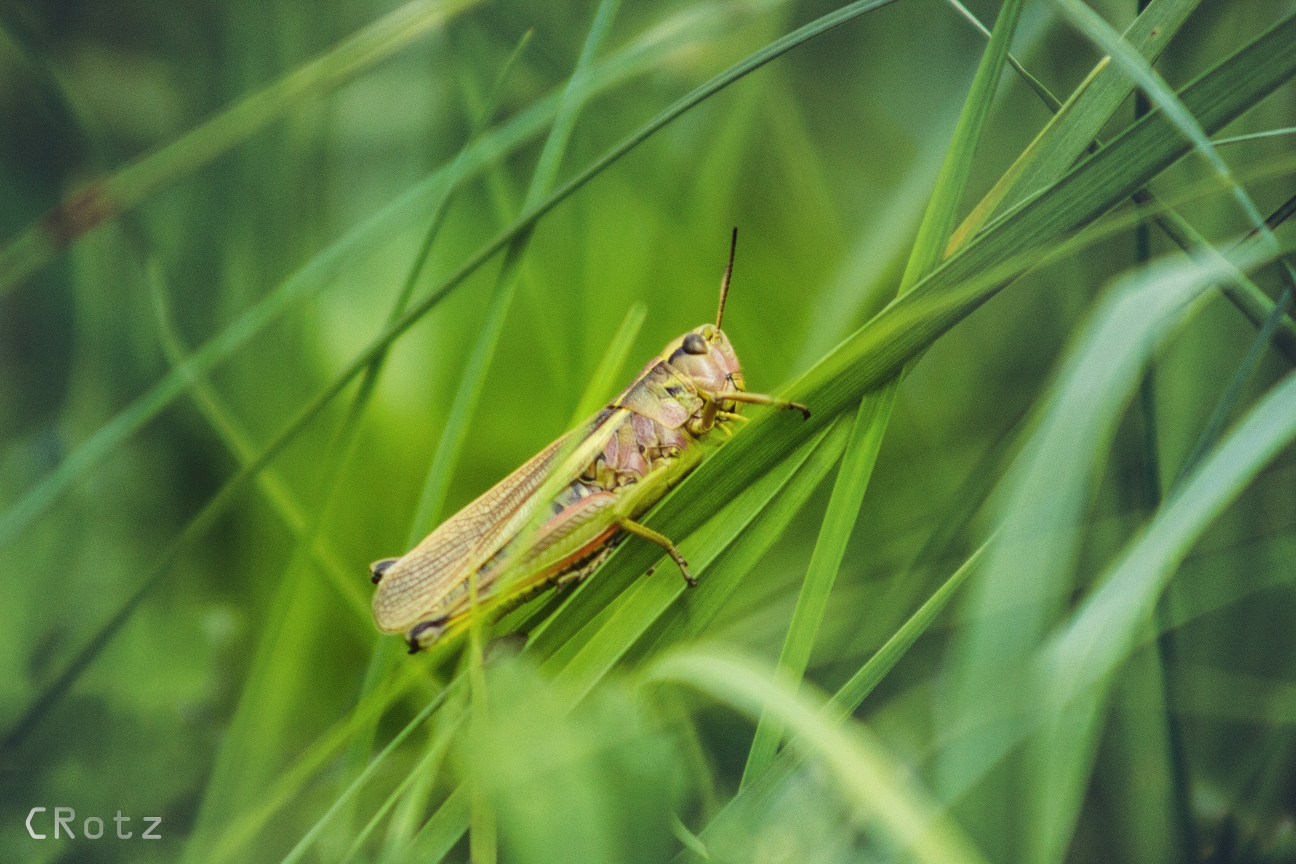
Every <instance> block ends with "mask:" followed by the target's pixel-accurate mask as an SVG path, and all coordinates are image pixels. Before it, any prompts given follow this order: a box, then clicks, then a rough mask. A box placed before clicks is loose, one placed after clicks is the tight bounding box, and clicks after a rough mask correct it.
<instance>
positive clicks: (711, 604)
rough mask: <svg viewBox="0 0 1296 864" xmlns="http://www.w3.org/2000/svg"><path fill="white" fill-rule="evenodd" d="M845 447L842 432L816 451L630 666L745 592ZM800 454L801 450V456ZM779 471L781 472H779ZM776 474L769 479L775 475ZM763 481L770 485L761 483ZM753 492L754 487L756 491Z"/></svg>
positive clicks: (632, 656)
mask: <svg viewBox="0 0 1296 864" xmlns="http://www.w3.org/2000/svg"><path fill="white" fill-rule="evenodd" d="M845 446H846V435H845V432H844V430H842V429H835V430H834V432H833V434H832V437H831V438H829V439H826V440H824V441H823V442H822V443H821V444H819V445H818V446H817V447H815V448H814V449H813V452H811V453H810V455H809V456H808V457H807V458H806V459H805V461H804V462H802V463H800V464H799V465H797V466H796V472H795V473H794V474H792V476H791V478H790V479H789V480H788V481H787V482H786V484H784V485H783V487H782V488H781V489H780V490H779V492H778V497H777V506H773V507H769V506H767V507H765V508H764V509H762V510H761V512H760V514H759V515H757V517H756V518H755V519H753V520H752V521H751V523H750V524H749V525H748V526H747V527H746V528H744V529H743V533H742V534H741V535H739V536H738V538H737V539H735V540H734V541H733V542H732V543H731V544H729V545H728V546H726V547H725V549H724V551H723V552H721V553H720V554H719V556H717V557H716V559H715V560H714V561H712V562H711V565H710V566H709V567H708V569H707V578H706V580H705V581H704V582H700V583H699V584H698V587H697V588H696V589H695V590H692V591H685V592H684V593H683V596H681V597H680V598H678V599H677V600H676V601H675V602H674V603H673V604H672V605H671V606H670V607H669V608H668V609H667V610H666V611H665V612H664V613H663V614H662V615H661V617H660V618H659V619H658V620H657V622H656V623H655V624H654V625H653V628H652V629H651V630H650V631H649V632H648V633H646V634H645V635H644V637H643V638H642V639H640V640H639V642H638V643H636V644H635V646H634V648H633V649H631V651H630V652H629V654H628V655H627V658H626V662H627V663H629V664H631V665H639V664H641V663H643V662H644V660H645V659H646V658H650V657H652V656H654V655H657V654H660V653H661V652H662V651H664V650H665V649H666V648H669V647H670V646H672V645H675V644H678V643H682V642H688V641H690V640H693V639H696V638H697V637H698V636H700V635H702V633H703V632H704V631H705V630H706V628H707V627H708V626H709V625H710V624H711V623H712V622H713V621H714V620H715V618H716V616H717V615H719V614H720V611H721V609H722V608H723V607H724V605H725V604H726V603H727V602H728V601H729V599H730V598H731V597H733V595H734V593H735V592H736V591H737V590H738V589H739V588H740V587H741V585H742V581H743V579H744V578H745V577H746V576H747V574H748V573H749V572H750V571H751V570H752V568H754V567H755V566H756V565H757V564H758V563H759V562H760V560H761V559H762V558H763V557H764V556H765V553H766V552H768V551H769V550H770V547H772V546H773V545H774V544H775V543H776V542H777V541H778V539H779V537H781V536H782V535H783V532H784V531H785V530H786V529H787V527H788V525H789V524H790V523H791V521H792V519H793V517H795V516H796V515H797V513H799V512H800V511H801V508H802V507H804V506H805V504H806V502H807V501H808V500H809V499H810V496H811V495H812V494H814V492H815V490H816V489H818V488H819V486H820V484H821V483H822V482H823V480H824V478H825V477H827V476H828V473H829V472H830V471H831V470H832V468H833V466H834V465H836V464H837V461H838V459H839V458H840V457H841V454H842V451H843V450H844V449H845ZM798 452H800V451H798ZM781 467H782V466H780V470H781ZM776 474H777V471H772V472H770V474H769V475H766V476H767V477H774V476H776ZM759 482H761V483H764V482H766V478H762V479H761V480H760V481H759ZM753 488H754V487H753Z"/></svg>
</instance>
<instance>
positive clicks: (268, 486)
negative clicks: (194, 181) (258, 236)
mask: <svg viewBox="0 0 1296 864" xmlns="http://www.w3.org/2000/svg"><path fill="white" fill-rule="evenodd" d="M145 270H146V274H145V275H146V278H147V280H148V283H149V292H150V295H151V297H152V300H153V311H154V318H155V320H156V322H157V327H158V339H159V341H160V342H161V344H162V354H163V356H165V357H166V360H167V363H169V364H170V365H171V366H172V367H179V366H181V365H182V364H183V363H184V360H185V354H186V351H185V346H184V344H183V343H182V342H181V341H180V335H179V333H177V332H176V329H175V326H174V324H173V323H172V319H171V312H170V304H169V303H168V302H167V291H166V286H165V285H164V284H163V276H162V268H161V264H159V263H158V262H157V260H155V259H150V260H149V261H148V263H147V265H146V267H145ZM191 389H192V394H193V399H194V404H196V405H197V406H198V410H200V411H201V412H202V413H203V416H204V417H205V418H207V422H208V423H209V424H210V425H211V427H212V429H214V430H216V434H217V435H219V436H220V438H221V440H222V441H224V442H225V446H226V447H228V448H229V450H230V452H231V453H233V454H234V457H235V458H236V459H238V461H239V462H240V463H241V464H244V465H246V464H247V463H248V462H250V461H252V459H253V458H255V456H256V445H255V444H253V443H252V436H251V435H249V434H248V432H247V430H246V429H244V428H243V426H242V425H241V424H240V423H239V421H238V418H237V417H235V416H234V412H233V410H232V409H231V408H230V407H229V406H228V405H227V404H225V400H223V399H222V398H221V396H220V394H219V393H217V392H216V388H215V387H213V386H212V384H211V381H209V380H208V379H207V378H206V377H199V378H196V379H195V380H194V381H193V382H192V384H191ZM256 483H257V488H258V489H260V490H261V494H262V495H263V496H264V497H265V499H266V501H267V502H268V503H269V504H270V506H271V507H272V508H274V510H275V512H276V513H278V514H279V518H280V519H282V520H283V523H284V525H285V526H286V527H287V528H288V530H290V531H291V532H292V533H293V534H294V536H296V537H298V538H301V537H302V536H304V534H305V532H306V529H307V524H306V522H307V520H306V511H305V509H304V508H303V507H302V505H301V503H300V502H299V501H298V500H297V498H296V496H295V495H294V494H293V492H292V490H291V489H289V488H288V485H287V484H286V483H284V481H283V478H281V477H280V476H279V474H278V472H276V471H275V470H274V469H273V468H267V469H266V470H264V471H262V472H261V473H260V474H258V475H257V478H256ZM311 555H312V557H313V558H314V559H315V563H316V566H318V567H319V568H320V570H321V571H322V572H323V573H324V575H325V576H326V577H328V580H329V584H330V585H332V586H333V587H334V588H335V589H337V592H338V594H339V595H340V596H341V597H342V599H343V600H344V601H345V602H346V605H347V607H348V608H349V609H351V611H352V612H354V613H355V614H356V617H357V619H358V620H360V621H362V622H363V623H364V627H365V629H366V630H368V629H369V625H370V612H369V603H368V601H367V600H366V599H365V597H364V596H363V595H362V594H361V592H360V587H359V586H358V585H357V584H356V582H355V580H354V579H352V578H350V577H349V575H348V572H347V571H348V568H347V567H346V565H344V564H343V563H342V556H341V555H340V554H339V553H338V552H337V550H335V549H334V548H333V545H332V544H331V543H330V542H329V539H328V538H327V537H319V538H317V539H316V542H315V544H314V546H313V547H312V549H311Z"/></svg>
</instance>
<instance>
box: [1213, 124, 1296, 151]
mask: <svg viewBox="0 0 1296 864" xmlns="http://www.w3.org/2000/svg"><path fill="white" fill-rule="evenodd" d="M1283 135H1296V126H1288V127H1286V128H1285V129H1268V130H1266V131H1264V132H1252V133H1251V134H1249V135H1233V136H1231V137H1229V138H1215V139H1213V140H1212V141H1211V143H1212V144H1214V145H1215V146H1216V147H1224V146H1226V145H1228V144H1240V143H1241V142H1243V141H1259V140H1260V139H1262V138H1278V137H1281V136H1283Z"/></svg>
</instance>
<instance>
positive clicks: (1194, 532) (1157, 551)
mask: <svg viewBox="0 0 1296 864" xmlns="http://www.w3.org/2000/svg"><path fill="white" fill-rule="evenodd" d="M1294 438H1296V374H1293V373H1289V374H1288V375H1287V376H1286V377H1285V378H1284V379H1283V380H1282V381H1280V382H1279V383H1278V384H1276V385H1275V386H1274V387H1273V388H1272V389H1271V390H1270V391H1269V392H1268V393H1267V394H1265V396H1264V398H1262V399H1261V400H1260V401H1259V402H1258V403H1257V404H1256V406H1255V407H1254V408H1252V409H1251V410H1250V411H1249V412H1247V415H1246V416H1245V417H1243V418H1242V420H1240V421H1239V422H1238V423H1237V425H1236V426H1235V427H1234V428H1233V430H1232V431H1231V432H1230V433H1229V434H1228V436H1226V437H1225V439H1224V440H1223V441H1222V442H1221V443H1220V445H1219V446H1218V447H1216V448H1215V450H1213V451H1212V452H1211V454H1210V455H1209V456H1208V457H1207V458H1206V459H1205V460H1204V461H1203V462H1202V463H1201V465H1200V466H1199V467H1198V468H1197V469H1196V470H1195V471H1193V472H1192V473H1191V474H1190V475H1189V476H1188V477H1187V478H1186V479H1185V480H1184V483H1183V487H1182V489H1181V490H1180V491H1179V492H1178V494H1176V495H1175V496H1174V497H1172V498H1170V499H1167V501H1166V503H1165V505H1164V506H1163V507H1162V508H1161V509H1160V510H1159V511H1158V512H1157V515H1156V517H1155V518H1154V519H1153V520H1152V522H1151V524H1149V525H1148V527H1147V530H1146V531H1145V532H1143V533H1142V534H1141V535H1140V536H1139V537H1137V538H1136V539H1135V540H1134V541H1133V542H1132V543H1131V544H1130V545H1129V546H1128V547H1127V548H1126V550H1125V551H1124V552H1123V553H1122V555H1121V556H1120V559H1119V560H1118V561H1117V562H1116V563H1115V564H1113V565H1112V566H1111V567H1110V568H1109V569H1108V572H1107V573H1106V574H1105V575H1104V576H1103V577H1102V578H1101V579H1100V580H1099V583H1098V587H1097V588H1096V589H1095V590H1094V591H1093V593H1092V594H1091V596H1090V597H1088V598H1086V600H1085V602H1084V604H1083V605H1082V606H1081V607H1080V609H1079V610H1078V611H1077V612H1076V614H1075V615H1074V616H1073V618H1072V621H1071V622H1070V623H1069V624H1068V625H1067V626H1066V628H1065V629H1064V630H1063V631H1062V632H1060V633H1059V634H1058V635H1057V637H1056V638H1054V639H1053V640H1051V642H1050V645H1049V647H1048V652H1047V654H1046V655H1045V666H1044V668H1045V670H1047V672H1051V673H1057V674H1059V675H1061V674H1070V675H1072V676H1073V677H1071V678H1067V679H1062V678H1053V679H1051V680H1049V679H1046V680H1045V681H1044V682H1042V683H1044V684H1046V685H1047V688H1046V690H1045V693H1046V695H1047V699H1048V702H1047V705H1048V706H1050V707H1054V706H1058V705H1063V704H1066V702H1068V701H1069V700H1071V699H1073V698H1075V697H1076V696H1078V695H1079V694H1081V693H1082V692H1084V691H1085V690H1086V689H1087V688H1090V687H1094V686H1099V685H1100V684H1101V683H1102V682H1103V681H1104V680H1105V679H1106V678H1107V677H1108V676H1109V675H1110V674H1111V673H1112V672H1113V671H1114V670H1115V669H1116V668H1117V667H1118V665H1119V664H1120V662H1121V660H1122V659H1123V658H1124V657H1126V656H1128V654H1129V651H1130V649H1131V648H1132V647H1133V646H1134V645H1136V644H1138V641H1139V630H1140V627H1141V625H1142V624H1144V623H1146V622H1147V621H1149V620H1150V617H1151V613H1152V610H1153V608H1154V607H1155V605H1156V599H1157V597H1158V596H1160V593H1161V591H1162V589H1163V588H1164V587H1165V585H1166V583H1167V582H1168V581H1169V580H1170V578H1171V577H1172V576H1173V575H1174V573H1175V570H1176V569H1177V567H1178V566H1179V563H1180V562H1181V561H1182V560H1183V558H1184V556H1185V555H1187V554H1188V552H1189V551H1190V550H1191V549H1192V547H1193V545H1194V544H1195V543H1196V542H1197V538H1198V537H1200V536H1201V533H1202V532H1203V531H1204V530H1205V529H1206V528H1207V527H1208V526H1209V525H1210V524H1211V523H1212V522H1213V521H1214V520H1215V519H1216V518H1217V517H1218V516H1219V514H1220V513H1222V512H1223V511H1224V509H1225V508H1226V507H1227V506H1228V505H1229V504H1230V503H1231V502H1232V501H1233V500H1234V499H1236V498H1237V496H1238V495H1239V494H1240V493H1241V492H1242V490H1243V489H1245V488H1246V487H1247V486H1248V485H1249V484H1250V482H1251V480H1252V479H1254V477H1255V476H1256V474H1257V473H1259V471H1260V470H1261V469H1262V468H1263V467H1264V466H1265V465H1266V464H1268V463H1269V462H1270V461H1271V460H1272V459H1273V458H1274V457H1275V456H1276V455H1277V454H1278V453H1279V452H1280V451H1281V450H1282V449H1283V448H1284V447H1286V446H1287V445H1288V444H1290V443H1291V441H1292V440H1293V439H1294Z"/></svg>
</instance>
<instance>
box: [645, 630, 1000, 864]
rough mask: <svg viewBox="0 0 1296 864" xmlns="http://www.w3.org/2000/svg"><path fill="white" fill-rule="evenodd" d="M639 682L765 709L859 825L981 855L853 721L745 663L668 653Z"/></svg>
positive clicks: (756, 711)
mask: <svg viewBox="0 0 1296 864" xmlns="http://www.w3.org/2000/svg"><path fill="white" fill-rule="evenodd" d="M643 680H644V681H645V682H646V683H658V682H675V683H680V684H687V685H689V686H691V687H694V688H696V689H698V690H700V691H702V692H703V693H706V694H707V695H709V696H711V697H712V698H713V699H717V700H719V701H722V702H725V703H728V704H729V705H732V706H733V707H734V708H737V709H738V710H740V711H742V712H743V713H745V714H747V715H748V716H749V717H759V716H761V715H762V714H764V713H769V714H771V715H773V716H775V717H777V718H778V719H779V720H780V721H782V722H783V723H784V724H785V725H786V726H787V727H789V728H790V729H792V730H793V731H795V732H796V735H797V738H796V741H797V745H798V746H799V747H801V748H803V752H807V753H813V754H814V755H815V757H816V759H817V760H818V761H819V762H820V763H821V764H822V765H823V766H824V767H825V768H826V769H828V771H829V772H831V773H832V775H833V776H834V778H835V779H836V781H837V782H838V784H839V785H840V786H841V788H842V792H843V793H844V794H845V796H846V797H847V798H848V799H849V800H850V801H851V803H852V804H853V805H854V806H855V808H856V809H857V811H858V812H859V816H860V818H861V819H863V820H864V821H865V822H866V823H871V824H873V825H874V826H875V827H877V828H878V829H880V830H881V831H883V832H884V833H886V834H887V835H889V837H890V839H891V840H892V841H893V842H894V843H895V844H896V846H897V847H899V848H900V849H902V850H904V851H906V852H908V853H910V854H912V855H913V856H914V857H915V858H916V859H917V860H919V861H925V862H929V864H937V862H939V864H956V862H957V864H974V862H981V861H984V860H985V859H984V858H982V856H981V854H980V853H979V852H978V851H977V850H976V847H975V846H974V845H973V844H972V842H971V841H970V840H969V839H968V838H967V837H966V836H965V835H964V834H963V832H962V830H961V829H960V828H959V827H958V825H956V824H955V823H954V822H953V821H952V820H950V819H949V818H948V817H946V816H944V815H942V813H941V811H940V808H939V806H938V805H937V804H936V802H935V801H934V800H932V799H931V798H930V796H929V795H928V794H927V793H926V792H924V791H923V790H922V789H921V788H920V787H919V786H918V785H917V784H916V783H915V782H914V781H913V779H912V776H911V775H910V774H909V772H908V771H907V770H906V769H905V768H904V767H903V766H902V765H901V764H900V763H899V762H898V761H897V760H895V759H894V758H893V757H892V756H891V755H890V754H889V753H888V752H887V751H886V748H885V747H884V746H883V745H882V744H881V742H879V741H878V740H877V739H876V738H875V737H874V736H873V735H872V734H871V733H870V732H869V730H868V729H867V727H865V726H862V725H860V724H856V723H851V724H850V725H849V727H848V729H847V730H843V729H842V728H840V726H839V725H838V724H837V723H835V722H833V721H832V720H830V719H828V718H827V717H825V716H824V715H823V714H822V713H821V712H820V710H819V708H820V707H821V705H816V704H815V703H813V702H811V701H810V699H809V698H807V696H806V695H803V694H801V693H798V692H796V691H793V690H792V689H791V688H789V687H788V686H787V685H786V684H784V683H782V682H780V681H779V680H778V678H777V676H772V675H767V674H763V673H761V672H759V671H757V670H756V669H755V668H754V667H752V666H751V665H750V664H749V663H748V662H745V661H740V660H738V659H736V658H733V657H728V656H724V655H720V654H716V653H710V652H703V651H700V650H692V651H680V652H671V653H668V654H666V655H664V656H663V657H661V658H660V659H659V660H657V661H656V662H655V663H653V664H652V665H651V666H649V667H648V669H647V670H645V673H644V675H643Z"/></svg>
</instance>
